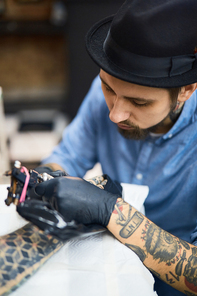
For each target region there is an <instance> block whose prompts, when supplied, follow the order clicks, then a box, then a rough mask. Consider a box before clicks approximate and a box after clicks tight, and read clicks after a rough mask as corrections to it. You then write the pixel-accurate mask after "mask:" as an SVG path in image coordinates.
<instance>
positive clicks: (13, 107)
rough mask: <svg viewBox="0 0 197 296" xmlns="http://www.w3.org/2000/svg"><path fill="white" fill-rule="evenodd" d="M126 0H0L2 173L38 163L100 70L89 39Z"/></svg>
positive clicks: (57, 140)
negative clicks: (16, 163)
mask: <svg viewBox="0 0 197 296" xmlns="http://www.w3.org/2000/svg"><path fill="white" fill-rule="evenodd" d="M122 3H123V0H64V1H62V0H0V87H1V88H0V174H2V173H3V172H4V171H5V169H7V168H8V167H9V166H12V165H13V162H14V161H15V160H16V159H17V160H20V161H21V162H22V164H23V165H25V166H27V167H28V168H33V167H35V166H36V165H38V164H39V162H40V160H41V159H42V158H43V157H45V156H47V155H48V154H49V153H50V152H51V150H52V148H53V147H54V146H55V145H56V144H57V143H58V142H59V141H60V139H61V134H62V131H63V129H64V128H65V127H66V125H68V124H69V122H70V121H71V120H72V119H73V118H74V116H75V115H76V113H77V110H78V108H79V106H80V104H81V102H82V100H83V98H84V96H85V94H86V93H87V91H88V89H89V86H90V84H91V82H92V80H93V78H94V77H95V76H96V75H97V74H98V73H99V68H98V67H97V66H96V65H95V64H94V63H93V62H92V60H91V59H90V57H89V56H88V54H87V52H86V49H85V35H86V33H87V31H88V29H89V28H90V27H91V26H92V25H93V24H94V23H95V22H97V21H98V20H100V19H102V18H104V17H106V16H109V15H112V14H114V13H115V12H116V11H117V10H118V8H119V7H120V6H121V4H122Z"/></svg>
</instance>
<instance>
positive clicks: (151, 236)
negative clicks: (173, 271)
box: [143, 223, 182, 265]
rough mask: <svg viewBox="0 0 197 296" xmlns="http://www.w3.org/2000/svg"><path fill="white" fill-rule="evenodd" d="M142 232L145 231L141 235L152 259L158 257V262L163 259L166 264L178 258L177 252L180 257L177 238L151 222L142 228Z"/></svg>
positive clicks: (179, 246)
mask: <svg viewBox="0 0 197 296" xmlns="http://www.w3.org/2000/svg"><path fill="white" fill-rule="evenodd" d="M146 225H148V224H146ZM144 232H146V234H145V236H144V237H143V238H144V239H145V248H146V251H147V252H148V253H149V254H151V255H152V256H153V259H154V260H157V259H159V263H160V262H162V261H164V262H166V263H167V264H168V265H171V263H175V259H176V260H178V257H177V254H178V256H179V257H180V255H181V252H180V249H181V248H182V247H181V244H180V243H179V240H177V238H175V237H173V236H172V235H171V234H170V233H168V232H166V231H164V230H162V229H161V228H159V227H158V226H156V225H155V224H153V223H151V224H149V225H148V227H147V228H146V229H145V230H143V233H144ZM171 260H172V262H171Z"/></svg>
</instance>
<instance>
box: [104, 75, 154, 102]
mask: <svg viewBox="0 0 197 296" xmlns="http://www.w3.org/2000/svg"><path fill="white" fill-rule="evenodd" d="M99 77H100V79H101V81H102V83H103V84H105V85H106V86H107V87H109V88H110V89H111V90H112V91H113V89H112V88H111V87H110V86H109V85H108V84H107V83H106V82H105V81H104V80H103V78H102V77H101V76H100V75H99ZM123 98H124V99H126V100H129V101H133V100H135V101H138V102H140V103H145V102H146V103H153V102H154V101H155V100H154V99H145V98H139V97H135V98H134V97H127V96H123Z"/></svg>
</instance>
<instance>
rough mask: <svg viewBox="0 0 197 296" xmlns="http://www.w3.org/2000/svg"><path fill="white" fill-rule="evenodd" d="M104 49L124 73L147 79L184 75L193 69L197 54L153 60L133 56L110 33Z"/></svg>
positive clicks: (151, 58)
mask: <svg viewBox="0 0 197 296" xmlns="http://www.w3.org/2000/svg"><path fill="white" fill-rule="evenodd" d="M103 49H104V52H105V54H106V55H107V57H108V59H109V60H110V61H111V62H112V63H113V64H115V65H116V66H118V67H119V68H121V69H122V70H124V71H127V72H129V73H130V74H134V75H137V76H142V77H147V78H162V77H173V76H177V75H181V74H184V73H186V72H188V71H190V70H191V69H192V68H193V65H194V62H195V61H196V59H197V53H196V54H189V55H180V56H174V57H164V58H157V57H155V58H153V57H147V56H140V55H137V54H133V53H131V52H129V51H128V50H125V49H123V48H122V47H120V46H119V45H118V44H117V43H116V42H115V41H114V40H113V39H112V37H111V34H110V31H109V32H108V35H107V37H106V39H105V41H104V44H103Z"/></svg>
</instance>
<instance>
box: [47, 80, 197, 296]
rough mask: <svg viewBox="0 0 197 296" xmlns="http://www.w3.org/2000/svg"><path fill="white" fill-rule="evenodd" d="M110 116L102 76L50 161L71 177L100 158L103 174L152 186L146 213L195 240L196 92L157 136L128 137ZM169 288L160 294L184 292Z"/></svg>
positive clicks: (196, 216) (172, 229)
mask: <svg viewBox="0 0 197 296" xmlns="http://www.w3.org/2000/svg"><path fill="white" fill-rule="evenodd" d="M108 115H109V110H108V108H107V105H106V103H105V99H104V96H103V93H102V90H101V83H100V79H99V77H96V79H95V80H94V81H93V84H92V86H91V88H90V90H89V92H88V94H87V96H86V98H85V100H84V101H83V103H82V105H81V107H80V109H79V112H78V114H77V116H76V118H75V119H74V120H73V121H72V123H71V124H70V125H69V126H68V127H67V128H66V129H65V131H64V133H63V138H62V141H61V143H60V144H59V145H58V146H57V147H55V149H54V151H53V153H52V154H51V156H49V157H48V158H47V159H45V161H44V162H45V163H48V162H55V163H58V164H59V165H61V166H62V167H63V168H64V169H65V170H66V171H67V172H68V173H69V174H70V175H72V176H79V177H83V176H84V174H85V172H86V171H87V170H88V169H90V168H92V167H93V166H94V164H95V163H97V162H100V163H101V166H102V170H103V173H105V174H108V175H109V176H110V177H111V178H112V179H115V180H117V181H119V182H124V183H133V184H139V185H148V186H149V190H150V191H149V195H148V197H147V199H146V201H145V212H146V216H147V217H148V218H149V219H150V220H152V221H153V222H154V223H156V224H157V225H158V226H160V227H161V228H163V229H164V230H167V231H168V232H170V233H172V234H174V235H176V236H178V237H179V238H181V239H183V240H186V241H188V242H193V241H194V240H195V239H196V236H197V235H196V234H195V233H197V230H196V232H194V233H193V234H192V239H193V240H192V241H191V238H190V236H191V233H192V232H193V230H194V228H195V226H196V219H197V95H196V92H195V93H194V94H193V95H192V96H191V97H190V98H189V100H188V101H186V103H185V105H184V107H183V110H182V113H181V115H180V117H179V119H178V120H177V122H176V123H175V124H174V126H173V127H172V128H171V129H170V130H169V131H168V132H167V133H166V134H164V135H163V136H160V137H157V138H155V137H151V136H149V137H148V138H147V139H145V140H140V141H135V140H128V139H125V138H124V137H123V136H122V135H120V134H119V132H118V130H117V126H116V124H114V123H113V122H111V121H110V119H109V116H108ZM163 284H164V283H163V282H162V283H161V284H159V286H163ZM164 286H165V288H166V289H167V292H166V294H165V292H162V291H164V290H165V288H162V289H161V290H162V291H160V292H159V290H158V293H160V294H159V295H183V294H182V293H180V292H178V291H176V290H174V289H171V288H170V287H169V286H167V285H166V284H164ZM169 289H171V290H169Z"/></svg>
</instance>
